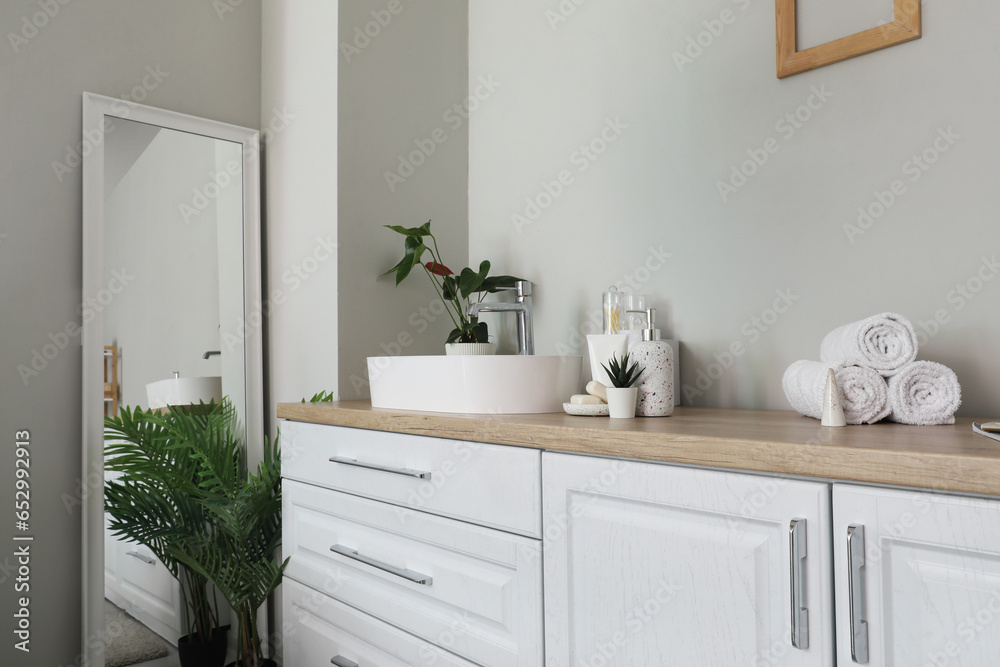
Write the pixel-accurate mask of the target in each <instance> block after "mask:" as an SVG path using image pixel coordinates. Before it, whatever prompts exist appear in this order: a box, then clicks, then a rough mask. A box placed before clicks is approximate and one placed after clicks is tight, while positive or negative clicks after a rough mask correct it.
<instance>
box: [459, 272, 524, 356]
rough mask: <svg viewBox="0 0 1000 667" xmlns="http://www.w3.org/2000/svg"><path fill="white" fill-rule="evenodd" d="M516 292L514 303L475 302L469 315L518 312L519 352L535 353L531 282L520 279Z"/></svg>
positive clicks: (515, 288) (510, 288)
mask: <svg viewBox="0 0 1000 667" xmlns="http://www.w3.org/2000/svg"><path fill="white" fill-rule="evenodd" d="M502 289H506V290H513V291H514V293H515V294H516V297H515V299H514V303H474V304H472V305H470V306H469V317H477V318H478V317H479V313H517V353H518V354H524V355H527V354H534V353H535V335H534V329H533V328H532V323H531V283H530V282H528V281H527V280H518V281H517V282H516V283H514V286H513V287H504V288H502Z"/></svg>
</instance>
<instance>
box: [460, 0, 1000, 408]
mask: <svg viewBox="0 0 1000 667" xmlns="http://www.w3.org/2000/svg"><path fill="white" fill-rule="evenodd" d="M799 4H800V5H802V6H803V7H804V8H805V10H804V11H802V12H801V17H800V27H801V30H802V31H803V32H804V33H805V34H806V35H807V36H810V37H809V39H815V37H813V36H816V35H819V34H820V33H821V32H822V31H821V30H820V29H819V28H820V27H821V26H820V22H821V21H822V20H823V17H822V15H821V14H817V13H816V11H817V9H816V7H815V6H814V7H813V8H811V9H810V6H809V3H805V2H800V3H799ZM885 4H886V5H887V6H888V5H889V4H890V3H885ZM578 5H579V6H578ZM559 7H562V8H574V7H575V11H574V12H573V13H571V14H570V12H569V11H567V12H566V14H568V16H562V15H561V14H558V11H559V9H558V8H559ZM550 10H551V11H553V12H556V13H555V14H547V13H548V12H550ZM726 11H728V12H729V13H728V14H726V15H725V16H724V17H723V18H725V19H726V21H728V23H722V22H721V21H718V19H719V18H720V15H722V13H723V12H726ZM562 18H565V19H566V20H564V21H563V20H559V19H562ZM469 22H470V38H469V41H470V71H469V81H470V86H472V87H473V88H475V86H476V85H477V83H476V82H478V81H479V80H480V77H487V78H490V77H492V78H493V79H494V80H495V81H496V82H497V83H498V84H500V87H499V88H498V89H497V90H496V92H495V93H493V94H492V95H490V96H489V99H487V100H486V101H485V102H484V103H483V104H482V105H481V108H480V109H479V110H478V111H477V112H476V113H475V114H474V115H473V117H472V124H471V135H470V146H471V148H470V151H471V159H470V205H469V209H470V215H469V217H470V254H471V255H472V256H474V257H478V256H486V257H489V258H490V259H494V260H495V261H497V262H506V263H508V264H509V265H510V269H511V271H512V272H518V273H522V274H524V275H525V277H528V278H531V279H533V280H534V281H535V282H536V284H537V289H536V314H537V319H536V346H537V349H538V352H539V353H540V354H552V353H555V352H557V351H566V350H572V349H575V348H576V347H577V345H578V342H579V336H578V334H579V333H580V331H581V327H583V328H584V332H588V331H590V329H589V328H588V327H589V325H585V324H584V323H586V322H588V321H589V316H590V315H591V314H594V313H595V312H596V311H597V309H598V307H599V303H600V301H599V300H600V293H601V292H602V291H603V290H604V289H606V288H607V286H608V285H610V284H612V283H615V282H623V281H625V279H626V278H627V279H628V280H632V281H634V282H637V283H639V285H638V289H639V290H640V291H641V292H644V293H648V294H650V295H652V297H653V301H654V302H655V305H656V306H657V307H658V308H659V310H660V313H661V321H662V322H663V325H662V326H663V327H664V328H665V329H666V330H665V331H664V333H665V334H670V335H672V336H675V337H677V338H679V339H680V340H681V341H682V347H683V351H682V354H681V368H682V373H683V376H682V384H684V385H686V386H687V387H688V388H687V391H686V393H687V396H688V398H690V399H693V402H694V404H696V405H713V406H729V407H745V408H773V409H787V408H788V404H787V403H786V401H785V398H784V396H783V394H782V392H781V386H780V378H781V374H782V372H783V370H784V369H785V367H786V366H787V365H788V364H789V363H791V362H792V361H794V360H796V359H800V358H811V359H814V358H817V357H818V351H819V342H820V340H821V338H822V336H823V335H824V333H826V332H827V331H829V330H830V329H832V328H833V327H835V326H837V325H839V324H842V323H846V322H849V321H852V320H856V319H860V318H862V317H864V316H867V315H871V314H875V313H878V312H881V311H885V310H893V311H897V312H900V313H902V314H904V315H906V316H908V317H910V318H911V319H912V320H913V321H914V323H915V324H917V326H918V329H919V330H924V331H927V332H929V333H931V334H932V335H931V336H929V340H925V344H924V345H923V346H922V349H921V357H922V358H928V359H932V360H936V361H940V362H943V363H945V364H948V365H950V366H952V367H953V368H954V369H955V370H956V372H957V373H958V376H959V379H960V380H961V381H962V383H963V386H964V396H965V403H964V407H963V410H962V411H963V413H965V414H970V415H980V416H983V415H989V414H990V413H995V411H996V409H997V406H998V405H1000V383H997V382H996V381H995V378H996V377H997V376H998V374H1000V357H998V356H997V354H996V351H997V346H998V342H1000V319H998V318H997V317H996V312H997V305H998V303H1000V279H995V280H985V281H982V282H981V278H980V276H981V277H982V278H990V279H992V278H995V277H996V276H995V273H996V271H997V267H995V266H994V265H993V264H992V263H991V262H992V259H993V258H994V256H995V254H997V253H998V251H1000V247H998V246H1000V226H998V225H997V222H996V211H997V209H998V204H1000V191H998V189H997V188H996V185H995V183H996V180H997V176H998V174H1000V166H998V162H997V159H996V156H997V154H998V149H1000V134H998V133H997V132H996V129H995V122H996V121H995V119H996V109H997V108H998V105H1000V89H998V88H997V87H996V86H995V85H993V83H992V81H993V79H992V73H993V72H995V71H996V69H997V66H998V65H1000V55H998V52H997V50H996V49H995V48H994V42H995V39H994V37H993V32H994V26H996V25H997V23H998V22H1000V6H998V5H997V4H996V3H992V2H987V1H986V0H976V1H975V2H970V3H966V4H965V5H962V6H955V5H953V4H947V3H938V2H936V1H935V0H926V1H925V2H924V37H923V38H922V39H920V40H918V41H915V42H911V43H908V44H904V45H901V46H896V47H893V48H891V49H888V50H885V51H881V52H878V53H874V54H870V55H866V56H862V57H860V58H856V59H853V60H850V61H847V62H844V63H840V64H837V65H833V66H830V67H825V68H822V69H819V70H816V71H813V72H809V73H805V74H801V75H798V76H794V77H791V78H789V79H786V80H780V81H779V80H778V79H777V78H776V77H775V74H774V70H775V63H774V3H772V2H769V1H763V0H711V1H710V2H684V3H680V2H662V1H660V0H635V1H633V2H629V3H597V2H588V3H582V4H581V3H571V2H563V3H556V2H547V3H538V2H533V1H531V0H511V1H509V2H502V3H501V2H473V3H471V6H470V19H469ZM705 22H708V26H706V24H705ZM847 23H850V22H849V21H848V22H847ZM709 28H711V29H713V30H714V31H715V33H717V34H716V35H713V34H712V33H711V32H709ZM697 40H701V42H702V44H704V45H705V46H702V47H697V46H695V47H691V46H690V44H691V42H692V41H694V42H695V43H696V44H697ZM699 48H700V51H699ZM688 49H690V54H689V55H688V53H687V52H688ZM685 57H686V58H689V60H688V61H685V60H683V58H685ZM483 91H484V93H485V92H486V89H485V88H484V89H483ZM816 91H821V93H820V94H819V95H817V92H816ZM809 104H812V106H813V107H814V108H813V109H810V108H809V107H808V105H809ZM789 114H791V115H792V116H793V120H791V121H789V120H786V117H787V116H788V115H789ZM796 114H798V115H799V116H800V118H802V119H806V120H805V121H804V122H800V121H795V120H794V115H796ZM609 123H610V124H609ZM795 124H798V127H796V125H795ZM612 125H618V129H614V128H613V127H612ZM949 132H951V133H952V136H953V137H955V136H957V138H953V139H948V140H946V139H939V137H942V136H946V135H947V134H948V133H949ZM602 133H605V134H606V138H607V139H614V141H612V142H611V143H608V144H607V146H606V147H603V146H601V142H600V141H598V139H599V138H600V137H601V135H602ZM592 140H593V141H594V142H595V149H604V152H603V153H602V154H600V155H599V156H595V158H596V159H594V160H591V159H589V158H587V157H586V156H585V155H584V154H583V153H582V152H581V151H580V146H581V145H584V144H587V143H589V142H591V141H592ZM769 140H772V141H773V143H771V142H769ZM935 143H937V146H938V148H940V149H947V150H946V152H940V153H939V152H938V151H937V150H936V149H935V148H934V146H935ZM765 145H767V146H769V147H770V148H771V149H772V150H775V148H776V152H774V153H773V154H769V155H766V162H764V160H763V157H765V154H763V153H762V152H761V151H762V149H763V147H764V146H765ZM925 150H926V151H927V153H928V159H934V160H936V161H935V162H934V164H932V165H929V168H928V169H927V170H926V171H922V170H920V168H919V167H916V168H915V167H914V163H913V162H911V156H913V155H920V154H922V153H923V152H924V151H925ZM748 151H750V154H748ZM751 154H753V155H757V156H758V159H759V160H760V161H761V162H764V164H763V165H761V166H757V165H753V164H750V165H749V166H747V168H746V170H747V171H748V172H755V173H753V175H752V176H749V177H747V178H746V182H745V184H742V186H741V187H739V188H738V189H736V191H735V192H728V193H727V194H728V196H727V197H726V198H725V200H724V199H723V196H722V194H721V193H720V189H719V187H718V185H717V184H718V183H719V182H720V181H723V182H724V181H728V180H729V178H730V176H731V171H732V168H733V165H737V166H738V165H741V163H744V162H745V161H746V160H748V159H750V155H751ZM585 167H586V169H584V168H585ZM563 171H565V174H564V177H565V180H566V182H567V183H569V184H568V185H563V186H559V187H557V186H554V185H552V182H553V181H556V180H557V179H558V176H559V174H560V173H561V172H563ZM897 180H898V181H900V183H899V184H898V185H897V189H899V191H900V192H902V194H900V195H896V196H895V202H894V203H893V204H892V205H891V206H889V208H888V210H887V211H886V212H885V213H884V214H883V215H882V216H881V217H879V218H878V219H877V220H876V221H874V222H873V223H870V224H869V223H867V222H866V223H865V224H867V225H868V228H867V229H861V228H858V230H857V231H860V234H859V233H857V232H854V233H853V234H850V235H849V234H848V232H850V231H851V229H850V227H849V226H850V225H857V221H858V217H859V214H858V208H859V207H865V208H869V207H872V208H873V209H874V210H875V211H876V212H877V211H878V206H877V204H878V200H877V197H878V196H880V195H876V194H875V193H881V192H884V191H887V190H890V189H891V186H892V184H893V182H894V181H897ZM736 182H737V183H739V182H740V181H739V180H737V181H736ZM546 183H548V184H549V185H548V189H549V190H551V191H552V192H554V193H557V192H559V189H560V187H561V190H562V191H561V193H559V194H558V195H553V196H552V197H551V200H550V201H547V200H546V197H547V196H548V194H547V189H546V185H545V184H546ZM900 188H902V189H900ZM881 196H882V197H883V198H884V199H886V200H888V197H887V196H885V195H881ZM526 199H534V200H535V201H536V202H538V203H540V204H541V205H542V207H540V210H539V211H535V210H528V209H529V206H528V204H527V203H526ZM515 214H520V215H521V216H522V217H523V218H524V220H527V222H528V223H530V224H524V221H523V220H522V222H521V224H520V226H519V225H518V224H517V223H516V222H515V220H514V219H512V216H514V215H515ZM528 214H531V216H535V219H533V220H528V218H529V217H531V216H529V215H528ZM651 249H653V250H651ZM660 249H662V252H663V253H668V254H669V255H670V257H669V258H667V259H665V260H661V259H660V258H658V257H657V254H658V253H659V252H661V250H660ZM984 257H985V258H987V260H989V261H987V262H986V263H984ZM649 268H652V269H654V270H652V271H650V270H649ZM959 285H961V286H963V287H962V289H963V290H969V291H968V292H967V296H963V295H962V294H961V292H959V291H958V288H957V286H959ZM974 290H978V291H974ZM782 294H784V295H786V296H785V299H784V300H783V299H782V296H781V295H782ZM785 301H788V302H790V305H786V303H785ZM778 310H781V311H785V312H781V313H778V312H777V311H778ZM936 316H937V317H939V318H940V319H941V320H947V322H946V323H945V324H943V325H938V324H936V323H935V322H933V320H934V318H935V317H936ZM921 322H924V323H926V324H925V325H924V326H921V325H920V323H921ZM923 338H924V339H927V338H928V336H927V335H926V334H925V335H924V336H923ZM734 345H735V346H736V349H737V350H741V351H742V352H743V353H742V355H740V356H738V357H735V358H733V357H730V356H729V352H728V351H729V350H730V348H731V347H732V346H734ZM725 366H730V367H729V368H724V367H725ZM712 376H714V377H712Z"/></svg>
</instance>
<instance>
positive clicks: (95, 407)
mask: <svg viewBox="0 0 1000 667" xmlns="http://www.w3.org/2000/svg"><path fill="white" fill-rule="evenodd" d="M106 117H111V118H120V119H126V120H131V121H136V122H140V123H146V124H149V125H156V126H159V127H165V128H168V129H172V130H178V131H181V132H188V133H192V134H199V135H203V136H206V137H211V138H215V139H223V140H225V141H232V142H234V143H238V144H242V146H243V313H244V322H246V321H248V320H250V317H249V315H248V314H249V313H253V312H255V309H259V308H260V303H261V234H260V134H259V133H258V132H257V131H256V130H250V129H247V128H243V127H238V126H236V125H229V124H226V123H220V122H217V121H212V120H206V119H204V118H198V117H195V116H188V115H186V114H181V113H177V112H174V111H165V110H163V109H155V108H153V107H148V106H144V105H141V104H135V103H133V102H126V101H124V100H120V99H115V98H112V97H105V96H103V95H95V94H93V93H84V94H83V151H82V152H83V155H84V156H85V159H84V161H83V297H84V301H83V302H85V301H86V299H87V298H88V297H89V296H93V295H96V294H98V293H99V291H100V289H101V287H102V280H103V259H104V258H103V254H104V253H103V238H104V123H105V118H106ZM103 333H104V331H103V322H102V321H101V318H100V317H94V318H92V319H91V320H90V321H89V322H88V321H84V322H83V326H82V336H81V339H82V344H83V400H82V403H83V415H82V421H83V434H82V435H83V474H82V477H81V479H82V480H83V482H82V486H83V491H82V512H83V547H82V551H83V553H82V556H83V642H82V649H81V653H82V655H83V656H84V658H85V660H84V663H83V664H86V665H90V666H91V667H103V666H104V651H103V646H104V644H103V639H102V633H103V630H104V417H103V415H104V403H103V394H102V392H100V391H98V390H96V388H99V387H101V386H103V382H104V366H103V364H104V361H103V345H104V343H103V342H102V341H103ZM262 334H263V332H262V331H261V329H260V327H259V326H255V327H248V331H247V335H246V337H245V339H244V354H245V361H244V367H245V371H246V375H245V382H246V414H245V420H246V442H247V450H248V451H247V459H248V462H250V463H251V464H253V463H254V462H255V461H259V460H260V459H261V457H262V455H263V447H264V379H263V344H262V338H263V335H262Z"/></svg>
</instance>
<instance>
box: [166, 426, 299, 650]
mask: <svg viewBox="0 0 1000 667" xmlns="http://www.w3.org/2000/svg"><path fill="white" fill-rule="evenodd" d="M226 414H227V421H228V424H227V428H225V429H224V432H221V433H220V434H219V436H220V437H217V438H213V439H212V440H211V441H208V442H196V441H193V440H186V439H184V438H180V439H178V441H177V444H176V446H177V447H178V448H179V449H181V450H182V451H184V452H185V453H186V454H187V455H188V456H191V457H192V458H194V459H196V461H197V464H198V471H197V481H193V482H192V481H191V480H189V479H185V480H178V482H179V483H183V486H184V492H185V493H187V494H189V495H190V496H191V497H192V498H194V499H195V501H196V502H197V503H198V504H199V505H200V506H201V507H202V508H203V510H204V511H205V512H206V514H207V516H208V523H209V525H210V527H211V530H210V531H208V532H207V534H200V535H195V536H189V537H187V538H185V540H181V541H179V542H175V543H172V544H171V545H170V547H169V548H168V551H169V553H170V554H171V555H172V556H173V557H174V558H176V559H177V560H179V561H180V562H181V563H183V564H184V565H185V566H186V567H187V568H189V569H190V570H192V571H194V572H196V573H198V574H199V575H201V576H203V577H205V578H206V579H208V580H209V581H211V582H212V583H213V584H214V586H215V588H216V589H217V590H218V591H219V592H220V593H221V594H222V596H223V597H224V598H225V599H226V601H227V602H229V604H230V606H232V608H233V610H234V611H235V612H236V616H237V618H238V620H239V624H238V633H239V634H238V638H237V643H236V649H237V654H236V662H235V663H232V664H233V665H237V666H238V667H260V666H262V665H274V664H275V663H274V661H272V660H266V659H265V658H264V654H263V647H262V644H261V638H260V634H259V632H258V629H257V615H258V612H259V610H260V608H261V607H262V606H263V604H264V603H265V602H266V601H267V598H268V597H269V596H270V595H271V593H273V592H274V589H275V588H277V586H278V584H280V583H281V576H282V573H283V572H284V569H285V565H287V563H288V559H285V561H284V562H282V563H277V562H276V561H275V554H276V552H277V550H278V547H279V546H280V545H281V461H280V458H279V456H278V447H277V443H276V442H273V443H271V442H265V443H264V455H263V460H262V461H261V462H260V464H259V465H258V466H257V469H256V470H255V471H254V470H250V468H249V466H248V465H247V461H246V447H245V446H244V443H243V440H242V438H241V437H239V436H237V435H235V432H236V428H235V426H236V423H237V419H236V414H235V412H234V411H227V413H226ZM205 445H207V446H205ZM187 540H191V541H192V542H194V544H188V543H187Z"/></svg>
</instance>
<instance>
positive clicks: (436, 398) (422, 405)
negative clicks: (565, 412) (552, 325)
mask: <svg viewBox="0 0 1000 667" xmlns="http://www.w3.org/2000/svg"><path fill="white" fill-rule="evenodd" d="M582 360H583V358H582V357H544V356H507V355H502V356H491V357H476V356H451V357H449V356H436V357H368V379H369V381H370V382H371V395H372V407H374V408H389V409H393V410H420V411H423V412H453V413H460V414H497V415H506V414H527V413H540V412H562V404H563V403H565V402H568V401H569V398H570V396H572V395H573V394H579V393H581V391H582V386H581V384H580V381H581V377H582V374H581V369H582V367H583V366H582Z"/></svg>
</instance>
